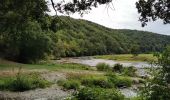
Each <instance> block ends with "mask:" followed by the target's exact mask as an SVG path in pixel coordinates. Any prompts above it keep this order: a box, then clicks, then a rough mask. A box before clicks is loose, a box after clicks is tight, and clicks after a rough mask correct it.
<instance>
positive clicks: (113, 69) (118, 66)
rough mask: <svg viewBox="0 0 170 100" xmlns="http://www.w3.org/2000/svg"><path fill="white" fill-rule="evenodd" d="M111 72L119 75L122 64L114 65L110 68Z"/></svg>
mask: <svg viewBox="0 0 170 100" xmlns="http://www.w3.org/2000/svg"><path fill="white" fill-rule="evenodd" d="M112 71H113V72H119V73H121V72H122V71H123V65H122V64H119V63H117V64H115V65H114V66H113V67H112Z"/></svg>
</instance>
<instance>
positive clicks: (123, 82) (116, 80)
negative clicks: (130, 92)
mask: <svg viewBox="0 0 170 100" xmlns="http://www.w3.org/2000/svg"><path fill="white" fill-rule="evenodd" d="M106 76H107V78H108V80H109V81H110V82H111V83H113V84H115V86H116V87H130V86H131V85H132V80H131V79H130V78H129V77H123V76H117V75H115V74H114V73H109V74H106Z"/></svg>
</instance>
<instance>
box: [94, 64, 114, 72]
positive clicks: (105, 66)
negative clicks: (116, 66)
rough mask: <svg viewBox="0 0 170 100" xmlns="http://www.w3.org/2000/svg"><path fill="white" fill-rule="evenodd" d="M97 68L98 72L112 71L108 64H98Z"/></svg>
mask: <svg viewBox="0 0 170 100" xmlns="http://www.w3.org/2000/svg"><path fill="white" fill-rule="evenodd" d="M96 68H97V70H98V71H109V70H110V69H111V68H110V66H109V65H108V64H106V63H98V64H97V65H96Z"/></svg>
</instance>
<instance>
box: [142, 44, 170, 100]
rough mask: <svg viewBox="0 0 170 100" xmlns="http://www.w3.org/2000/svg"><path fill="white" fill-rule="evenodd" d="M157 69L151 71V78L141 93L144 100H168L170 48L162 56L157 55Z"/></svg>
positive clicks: (169, 90) (169, 97) (169, 92)
mask: <svg viewBox="0 0 170 100" xmlns="http://www.w3.org/2000/svg"><path fill="white" fill-rule="evenodd" d="M157 57H158V62H157V64H158V65H159V66H160V67H159V68H156V69H152V70H151V71H152V77H151V78H150V79H148V80H147V82H146V84H145V86H144V88H143V89H142V92H141V97H142V98H143V99H144V100H168V99H170V88H169V84H170V70H169V69H170V68H169V65H170V47H167V48H166V49H165V50H164V52H163V53H162V54H159V55H157Z"/></svg>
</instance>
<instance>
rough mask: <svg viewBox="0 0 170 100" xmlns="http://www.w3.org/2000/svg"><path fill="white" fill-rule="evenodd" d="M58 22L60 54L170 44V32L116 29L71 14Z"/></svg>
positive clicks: (144, 48) (147, 48) (152, 48)
mask: <svg viewBox="0 0 170 100" xmlns="http://www.w3.org/2000/svg"><path fill="white" fill-rule="evenodd" d="M57 21H58V22H57V23H58V30H57V32H56V34H57V37H58V42H57V44H58V45H57V46H58V48H59V50H58V51H57V52H56V54H57V56H89V55H101V54H122V53H132V52H134V48H136V50H138V51H137V52H138V53H150V52H155V51H156V52H160V51H162V50H163V49H164V47H165V46H166V45H168V44H170V36H166V35H160V34H155V33H151V32H144V31H137V30H123V29H122V30H119V29H117V30H115V29H109V28H106V27H103V26H101V25H98V24H95V23H92V22H89V21H85V20H80V19H73V18H68V17H60V20H57Z"/></svg>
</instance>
